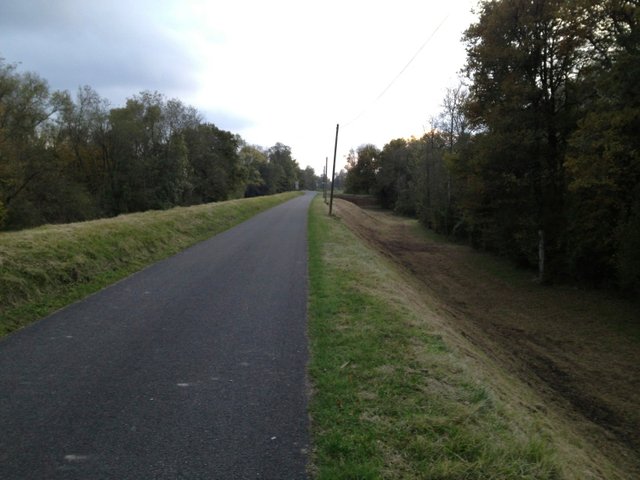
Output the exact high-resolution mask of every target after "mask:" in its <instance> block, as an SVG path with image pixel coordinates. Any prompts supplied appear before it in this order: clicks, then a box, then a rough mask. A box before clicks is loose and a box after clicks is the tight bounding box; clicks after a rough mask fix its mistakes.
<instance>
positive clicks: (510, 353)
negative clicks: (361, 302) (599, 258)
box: [335, 201, 640, 475]
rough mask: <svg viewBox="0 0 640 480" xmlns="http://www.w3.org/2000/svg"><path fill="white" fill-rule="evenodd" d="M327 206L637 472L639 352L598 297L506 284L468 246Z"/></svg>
mask: <svg viewBox="0 0 640 480" xmlns="http://www.w3.org/2000/svg"><path fill="white" fill-rule="evenodd" d="M335 207H336V214H337V215H338V216H339V217H340V218H341V219H342V220H343V221H344V222H345V223H346V224H347V225H348V226H349V227H350V228H351V229H352V230H353V231H354V232H355V233H356V234H357V235H358V236H360V237H361V238H363V239H364V240H365V241H366V242H367V243H368V244H370V245H372V246H373V247H374V248H376V250H378V251H380V252H381V253H383V254H384V255H385V256H387V257H389V258H390V259H391V260H393V261H394V262H395V263H397V264H400V265H402V266H403V267H404V268H405V269H407V270H408V271H409V272H411V273H412V274H413V275H414V276H415V277H416V278H417V279H419V280H420V281H421V283H422V284H423V285H424V286H425V287H426V289H427V291H428V292H429V293H430V295H431V296H432V297H434V298H435V299H436V300H437V301H438V302H439V304H440V307H441V309H442V310H444V311H445V312H446V315H447V317H448V318H449V319H450V321H451V323H452V324H453V325H452V326H453V328H454V329H455V330H456V331H457V332H459V333H460V334H461V335H463V336H464V337H465V338H467V339H468V340H469V341H470V342H471V343H472V344H474V345H475V346H477V347H479V348H480V349H482V351H483V352H485V353H486V354H487V355H488V356H489V357H490V358H492V359H494V360H496V361H497V362H499V364H500V365H502V366H503V367H504V368H505V369H506V370H507V371H510V372H512V373H515V374H516V375H517V376H518V377H519V378H520V379H521V380H523V381H524V382H525V383H527V384H528V385H529V386H531V387H532V388H534V389H535V390H536V391H538V392H539V393H542V394H543V396H544V398H546V399H547V403H548V405H547V406H549V407H553V408H555V409H558V410H560V411H561V412H563V416H564V417H566V418H568V419H569V420H570V421H571V422H572V423H573V424H576V425H577V426H578V428H579V431H580V432H581V433H582V434H583V435H585V436H588V437H589V439H590V440H591V442H592V443H593V444H594V445H595V446H596V447H597V448H598V449H599V450H601V451H604V452H609V453H610V455H611V456H612V457H616V460H617V459H620V461H624V463H626V464H629V469H631V470H632V471H633V472H634V474H636V475H638V474H640V454H639V452H640V372H639V368H638V359H639V358H640V345H639V344H638V342H637V340H632V339H629V338H628V337H627V336H625V335H624V334H623V333H621V332H620V331H618V330H617V329H616V328H612V327H611V326H610V325H606V324H605V323H606V322H602V321H601V318H600V316H599V314H600V312H601V310H602V308H604V307H603V305H602V303H606V302H600V301H599V300H601V299H602V296H599V294H595V293H594V294H593V296H595V297H596V298H595V299H594V298H591V297H592V295H585V294H584V293H583V292H579V291H576V290H571V289H561V288H548V287H542V286H540V285H537V284H535V283H534V282H532V281H531V282H528V284H524V285H523V284H520V283H510V282H508V281H504V280H501V279H499V278H497V277H496V276H495V275H492V274H490V273H487V272H486V271H483V269H481V268H479V267H477V265H476V264H475V263H474V256H477V255H480V254H478V253H477V252H474V251H473V250H471V249H470V248H468V247H466V246H462V245H455V244H450V243H436V242H433V241H429V240H426V239H425V238H422V237H420V235H419V234H417V233H416V230H415V221H411V220H408V219H403V218H402V217H397V216H393V215H391V214H390V213H388V212H383V211H379V210H377V211H376V210H363V209H361V208H359V207H357V206H355V205H353V204H351V203H348V202H345V201H338V202H336V204H335ZM629 308H630V309H631V308H633V306H631V305H629ZM629 318H633V314H632V313H629ZM545 408H546V407H545Z"/></svg>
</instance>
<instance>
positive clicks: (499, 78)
mask: <svg viewBox="0 0 640 480" xmlns="http://www.w3.org/2000/svg"><path fill="white" fill-rule="evenodd" d="M639 23H640V5H639V4H638V2H637V0H605V1H601V0H598V1H596V0H575V1H566V0H535V1H528V0H499V1H484V2H481V4H480V5H479V19H478V21H477V23H475V24H473V25H471V26H470V27H469V28H468V30H467V31H466V33H465V41H466V45H467V64H466V68H465V73H466V82H467V87H468V88H465V87H462V86H460V87H457V88H455V89H450V90H448V91H447V94H446V97H445V100H444V104H443V107H444V108H443V111H442V112H441V114H440V116H439V117H438V118H437V119H435V121H434V122H433V129H432V130H431V131H430V132H429V133H427V134H425V135H424V136H423V137H422V138H420V139H411V140H409V141H406V140H403V139H397V140H393V141H391V142H389V143H388V144H387V145H385V146H384V148H383V149H382V151H378V150H377V149H376V148H375V147H373V146H363V147H361V148H360V149H358V151H357V152H354V153H353V154H352V155H351V158H350V159H349V173H348V176H347V188H348V190H350V191H352V192H358V193H360V192H369V193H374V194H376V195H377V196H378V197H379V199H380V201H381V202H382V203H383V204H384V205H385V206H388V207H390V208H393V209H395V210H396V211H398V212H401V213H406V214H416V215H417V216H418V217H419V218H420V220H421V221H422V222H423V223H424V224H425V225H427V226H429V227H431V228H433V229H435V230H436V231H438V232H441V233H444V234H447V235H456V236H458V237H463V238H467V239H468V240H469V241H470V242H471V243H472V244H473V245H475V246H478V247H481V248H484V249H487V250H491V251H495V252H498V253H500V254H503V255H506V256H508V257H510V258H512V259H514V260H515V261H516V262H518V263H519V264H521V265H523V266H531V267H536V268H538V269H539V273H540V277H541V279H543V280H552V279H562V278H573V279H574V280H578V281H581V282H586V283H589V284H592V285H611V286H617V287H621V288H624V289H630V290H631V291H638V290H640V88H639V81H640V30H639V28H638V25H639Z"/></svg>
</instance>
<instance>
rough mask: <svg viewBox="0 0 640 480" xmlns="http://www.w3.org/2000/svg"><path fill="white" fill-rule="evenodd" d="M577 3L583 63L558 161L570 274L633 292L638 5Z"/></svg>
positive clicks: (639, 191) (639, 122)
mask: <svg viewBox="0 0 640 480" xmlns="http://www.w3.org/2000/svg"><path fill="white" fill-rule="evenodd" d="M583 8H584V12H585V13H584V14H583V15H582V16H581V17H580V18H581V21H582V22H583V23H584V28H583V32H584V34H585V37H586V39H587V41H588V42H589V45H590V48H589V52H590V56H589V58H590V62H589V63H588V64H587V65H586V67H585V68H584V69H583V72H582V78H581V80H582V84H581V88H582V90H581V92H580V93H581V98H582V99H583V102H582V112H581V113H582V118H581V119H580V121H579V122H578V128H577V129H576V131H575V132H574V133H573V135H572V136H571V138H570V148H569V152H568V155H567V159H566V163H565V166H566V169H567V172H568V187H569V212H568V216H569V226H568V235H567V236H568V245H569V250H570V252H571V253H570V256H569V258H570V267H571V272H572V273H573V275H574V276H576V277H578V278H581V279H586V280H588V281H589V282H591V283H596V284H597V283H602V282H615V281H618V282H619V283H620V284H621V286H623V287H624V288H628V289H632V290H633V289H636V290H640V281H639V280H638V275H639V273H638V272H639V271H640V269H638V265H639V264H640V248H638V231H639V229H640V215H639V207H638V199H639V198H640V187H639V185H640V137H639V135H638V132H640V92H639V91H638V78H640V28H638V27H639V24H640V6H639V5H638V2H634V1H624V0H607V1H604V2H592V1H587V2H585V3H584V4H583ZM634 272H635V273H634Z"/></svg>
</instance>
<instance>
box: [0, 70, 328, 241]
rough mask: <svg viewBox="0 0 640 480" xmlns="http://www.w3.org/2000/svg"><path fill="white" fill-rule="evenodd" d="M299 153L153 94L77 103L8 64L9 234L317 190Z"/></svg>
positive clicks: (3, 151) (3, 142) (0, 182)
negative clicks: (261, 142) (260, 142)
mask: <svg viewBox="0 0 640 480" xmlns="http://www.w3.org/2000/svg"><path fill="white" fill-rule="evenodd" d="M316 182H318V178H317V177H316V175H315V173H314V171H313V169H312V168H310V167H307V168H306V169H304V170H303V169H301V168H300V167H299V165H298V163H297V162H296V160H295V159H294V158H293V157H292V154H291V149H290V148H289V147H288V146H286V145H283V144H281V143H277V144H276V145H274V146H272V147H271V148H262V147H260V146H255V145H248V144H247V143H246V142H245V141H244V140H243V139H242V138H241V137H240V136H239V135H237V134H233V133H231V132H228V131H225V130H222V129H219V128H218V127H216V126H215V125H214V124H212V123H208V122H205V121H204V120H203V117H202V115H201V114H200V113H199V112H198V111H197V110H196V109H195V108H193V107H191V106H187V105H185V104H184V103H183V102H181V101H180V100H178V99H167V98H166V97H165V96H164V95H162V94H160V93H158V92H148V91H143V92H141V93H139V94H137V95H134V96H132V97H131V98H129V99H127V100H126V104H125V105H124V106H122V107H117V108H112V107H111V106H110V105H109V102H108V101H107V100H106V99H104V98H102V97H100V95H99V94H98V93H97V92H96V91H95V90H93V89H92V88H91V87H89V86H85V87H82V88H80V89H79V90H78V92H77V94H76V95H75V97H72V96H71V95H70V94H69V93H68V92H66V91H54V92H51V91H50V89H49V87H48V84H47V82H46V80H44V79H42V78H41V77H39V76H38V75H37V74H35V73H32V72H26V73H22V72H19V71H18V70H17V68H16V66H15V65H13V64H9V63H6V62H4V60H2V59H1V58H0V228H3V229H19V228H25V227H32V226H36V225H40V224H44V223H61V222H72V221H81V220H88V219H94V218H99V217H105V216H114V215H119V214H122V213H128V212H136V211H144V210H149V209H165V208H170V207H173V206H178V205H193V204H199V203H205V202H215V201H220V200H227V199H230V198H239V197H243V196H256V195H267V194H272V193H279V192H284V191H288V190H293V189H295V188H308V189H315V188H316Z"/></svg>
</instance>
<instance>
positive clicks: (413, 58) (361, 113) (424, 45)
mask: <svg viewBox="0 0 640 480" xmlns="http://www.w3.org/2000/svg"><path fill="white" fill-rule="evenodd" d="M448 18H449V14H447V15H446V16H445V17H444V18H443V19H442V21H441V22H440V23H439V24H438V26H437V27H436V28H435V29H434V30H433V32H431V35H429V37H428V38H427V39H426V40H425V41H424V43H423V44H422V45H420V48H419V49H418V51H417V52H416V53H415V54H414V55H413V57H411V58H410V59H409V61H408V62H407V64H406V65H405V66H404V67H402V70H400V72H399V73H398V74H397V75H396V76H395V77H394V78H393V80H391V82H390V83H389V85H387V86H386V87H385V89H384V90H382V92H381V93H380V95H378V96H377V97H376V99H375V100H373V101H372V102H371V103H370V104H369V105H367V106H366V107H365V108H363V109H362V111H361V112H360V113H359V114H358V115H357V116H356V117H355V118H353V119H352V120H350V121H349V122H347V123H345V124H344V125H343V127H347V126H349V125H351V124H352V123H354V122H355V121H356V120H359V119H360V117H362V115H364V114H365V112H366V111H367V110H369V109H370V108H371V107H372V106H373V105H375V104H376V103H377V102H378V101H379V100H380V99H381V98H382V97H383V96H384V94H385V93H387V92H388V91H389V89H390V88H391V87H392V86H393V84H394V83H396V81H397V80H398V79H399V78H400V77H401V76H402V74H403V73H404V72H405V70H406V69H407V68H409V65H411V64H412V63H413V61H414V60H415V59H416V57H417V56H418V55H420V52H422V50H424V48H425V47H426V46H427V45H428V44H429V42H430V41H431V39H432V38H433V37H434V35H435V34H436V33H438V30H440V27H442V25H444V22H446V21H447V19H448Z"/></svg>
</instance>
